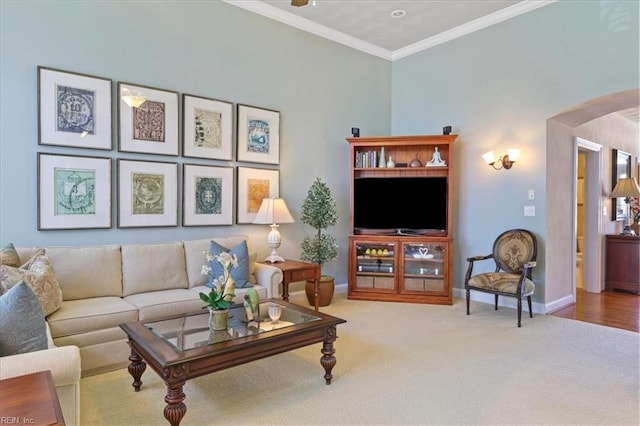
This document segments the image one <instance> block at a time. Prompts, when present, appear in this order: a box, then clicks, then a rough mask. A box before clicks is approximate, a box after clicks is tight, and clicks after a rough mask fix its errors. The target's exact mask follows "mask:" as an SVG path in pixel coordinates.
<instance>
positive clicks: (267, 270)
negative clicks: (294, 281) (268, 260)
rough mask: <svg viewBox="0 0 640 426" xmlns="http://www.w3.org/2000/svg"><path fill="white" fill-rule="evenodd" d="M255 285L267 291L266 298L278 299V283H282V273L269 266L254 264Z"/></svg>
mask: <svg viewBox="0 0 640 426" xmlns="http://www.w3.org/2000/svg"><path fill="white" fill-rule="evenodd" d="M255 266H256V268H255V273H254V275H255V276H256V283H258V284H260V285H261V286H263V287H265V288H266V289H267V297H268V298H272V297H278V296H279V295H280V288H279V286H280V283H281V282H282V271H281V270H280V269H279V268H277V267H275V266H271V265H265V264H264V263H257V262H256V263H255Z"/></svg>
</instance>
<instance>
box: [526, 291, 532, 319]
mask: <svg viewBox="0 0 640 426" xmlns="http://www.w3.org/2000/svg"><path fill="white" fill-rule="evenodd" d="M527 303H528V304H529V318H533V310H532V309H531V296H527Z"/></svg>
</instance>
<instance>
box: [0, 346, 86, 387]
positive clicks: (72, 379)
mask: <svg viewBox="0 0 640 426" xmlns="http://www.w3.org/2000/svg"><path fill="white" fill-rule="evenodd" d="M45 370H51V375H52V376H53V383H54V384H55V385H56V386H65V385H75V384H78V383H80V370H81V367H80V349H79V348H78V347H77V346H59V347H53V348H49V349H44V350H42V351H35V352H28V353H24V354H17V355H9V356H4V357H2V358H0V379H8V378H10V377H16V376H23V375H25V374H31V373H36V372H38V371H45Z"/></svg>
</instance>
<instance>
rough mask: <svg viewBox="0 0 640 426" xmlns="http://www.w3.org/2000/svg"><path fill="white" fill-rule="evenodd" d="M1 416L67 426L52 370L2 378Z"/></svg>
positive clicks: (6, 419) (8, 419)
mask: <svg viewBox="0 0 640 426" xmlns="http://www.w3.org/2000/svg"><path fill="white" fill-rule="evenodd" d="M1 419H4V421H1V422H0V423H13V424H21V425H22V424H25V425H47V426H51V425H56V426H58V425H62V426H64V424H65V423H64V417H63V416H62V409H61V408H60V402H59V401H58V394H57V393H56V387H55V385H54V384H53V377H52V376H51V371H49V370H47V371H39V372H37V373H33V374H26V375H24V376H17V377H11V378H9V379H4V380H0V420H1Z"/></svg>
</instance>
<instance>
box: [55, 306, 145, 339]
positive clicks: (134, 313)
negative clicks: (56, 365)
mask: <svg viewBox="0 0 640 426" xmlns="http://www.w3.org/2000/svg"><path fill="white" fill-rule="evenodd" d="M134 321H138V309H137V308H136V307H135V306H133V305H131V304H130V303H127V302H126V301H125V300H123V299H121V298H119V297H113V296H108V297H92V298H89V299H80V300H69V301H65V302H62V307H61V308H60V309H59V310H58V311H57V312H54V313H53V314H52V315H51V316H49V318H47V322H48V323H49V328H50V330H51V336H53V338H54V340H55V339H56V338H59V337H62V336H70V335H73V334H78V333H87V332H90V331H95V330H102V329H106V328H110V327H118V326H119V325H120V324H123V323H125V322H134Z"/></svg>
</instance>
